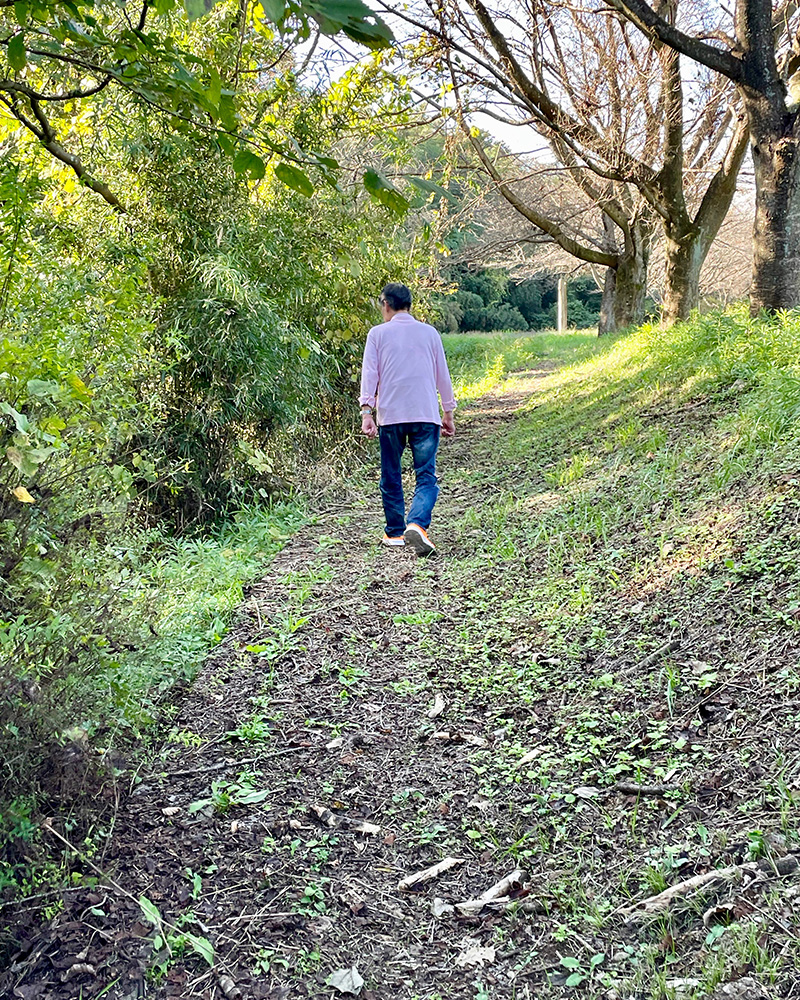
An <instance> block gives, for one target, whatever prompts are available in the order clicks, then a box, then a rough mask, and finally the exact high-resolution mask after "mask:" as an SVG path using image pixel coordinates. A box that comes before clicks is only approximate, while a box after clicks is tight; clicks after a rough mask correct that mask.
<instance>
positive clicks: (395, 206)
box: [364, 170, 408, 215]
mask: <svg viewBox="0 0 800 1000" xmlns="http://www.w3.org/2000/svg"><path fill="white" fill-rule="evenodd" d="M364 187H365V188H366V189H367V191H369V193H370V194H371V195H372V197H373V198H375V200H376V201H379V202H380V203H381V204H382V205H385V206H386V207H387V208H388V209H390V210H391V211H392V212H395V213H397V214H398V215H402V213H403V212H405V211H407V209H408V201H407V200H406V199H405V198H404V197H403V196H402V195H401V194H400V192H399V191H398V190H397V188H395V187H394V186H393V185H392V184H391V183H390V182H389V181H388V180H387V179H386V178H385V177H384V176H383V174H379V173H378V171H377V170H367V171H366V172H365V174H364Z"/></svg>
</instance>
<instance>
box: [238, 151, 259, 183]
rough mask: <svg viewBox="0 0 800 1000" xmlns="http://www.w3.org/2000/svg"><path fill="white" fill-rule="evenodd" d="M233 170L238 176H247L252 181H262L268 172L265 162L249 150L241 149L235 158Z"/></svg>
mask: <svg viewBox="0 0 800 1000" xmlns="http://www.w3.org/2000/svg"><path fill="white" fill-rule="evenodd" d="M233 169H234V170H235V171H236V173H237V174H247V175H248V176H249V177H250V178H251V179H252V180H254V181H257V180H260V178H262V177H263V176H264V174H265V173H266V172H267V168H266V166H265V165H264V161H263V160H262V159H261V157H260V156H257V155H256V154H255V153H254V152H252V151H251V150H249V149H240V150H239V152H238V153H237V154H236V156H235V157H234V158H233Z"/></svg>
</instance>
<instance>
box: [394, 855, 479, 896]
mask: <svg viewBox="0 0 800 1000" xmlns="http://www.w3.org/2000/svg"><path fill="white" fill-rule="evenodd" d="M465 860H466V858H445V859H444V860H443V861H440V862H439V863H438V864H435V865H431V866H430V868H424V869H423V870H422V871H421V872H417V873H416V874H414V875H406V877H405V878H404V879H401V880H400V882H399V883H398V885H397V888H398V889H400V891H401V892H402V891H403V890H404V889H411V888H412V886H415V885H421V884H422V883H423V882H430V880H431V879H433V878H436V877H437V876H438V875H441V874H442V873H443V872H446V871H449V870H450V869H451V868H455V867H456V866H457V865H463V864H464V861H465Z"/></svg>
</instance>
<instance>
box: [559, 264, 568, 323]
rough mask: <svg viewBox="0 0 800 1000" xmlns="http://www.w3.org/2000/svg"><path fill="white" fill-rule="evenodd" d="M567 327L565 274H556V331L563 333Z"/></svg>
mask: <svg viewBox="0 0 800 1000" xmlns="http://www.w3.org/2000/svg"><path fill="white" fill-rule="evenodd" d="M566 329H567V276H566V274H559V276H558V332H559V333H564V331H565V330H566Z"/></svg>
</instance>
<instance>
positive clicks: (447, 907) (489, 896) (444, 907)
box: [433, 868, 525, 917]
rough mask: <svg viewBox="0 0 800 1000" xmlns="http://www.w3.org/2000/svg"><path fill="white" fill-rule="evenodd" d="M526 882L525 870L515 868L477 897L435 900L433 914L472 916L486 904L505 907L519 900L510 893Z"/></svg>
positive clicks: (439, 915)
mask: <svg viewBox="0 0 800 1000" xmlns="http://www.w3.org/2000/svg"><path fill="white" fill-rule="evenodd" d="M524 882H525V872H524V871H523V870H522V869H521V868H515V869H514V871H513V872H511V873H510V874H509V875H506V876H505V878H501V879H500V881H499V882H495V884H494V885H492V886H490V887H489V888H488V889H487V890H486V892H484V893H481V895H480V896H476V897H475V899H465V900H463V901H462V902H461V903H445V902H444V900H442V899H435V900H434V901H433V915H434V916H435V917H444V916H450V915H452V914H453V913H458V914H459V915H460V916H462V917H471V916H475V915H476V914H478V913H480V912H481V910H482V909H483V908H484V907H485V906H489V905H490V904H491V905H492V906H493V908H495V909H501V910H502V909H505V908H506V907H508V906H511V905H512V904H516V903H518V902H519V900H517V899H511V898H510V893H511V892H512V890H513V889H516V888H521V887H522V885H523V884H524Z"/></svg>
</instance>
